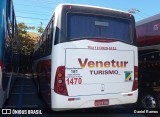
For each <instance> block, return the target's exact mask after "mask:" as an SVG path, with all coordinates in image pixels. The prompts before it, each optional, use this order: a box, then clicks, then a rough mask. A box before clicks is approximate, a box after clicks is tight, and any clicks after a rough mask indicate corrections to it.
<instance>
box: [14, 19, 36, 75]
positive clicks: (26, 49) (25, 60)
mask: <svg viewBox="0 0 160 117" xmlns="http://www.w3.org/2000/svg"><path fill="white" fill-rule="evenodd" d="M17 26H18V33H19V43H20V55H21V58H20V60H21V61H20V64H21V72H29V71H31V54H32V53H33V50H34V45H35V43H36V42H37V41H36V39H34V38H33V37H31V36H30V35H29V33H28V30H34V29H35V27H34V26H27V25H26V24H25V23H23V22H21V23H18V25H17ZM37 38H38V36H37Z"/></svg>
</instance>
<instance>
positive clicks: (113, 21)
mask: <svg viewBox="0 0 160 117" xmlns="http://www.w3.org/2000/svg"><path fill="white" fill-rule="evenodd" d="M67 21H68V23H67V37H68V39H69V40H76V39H81V38H102V39H115V40H119V41H123V42H126V43H131V40H132V39H131V28H130V20H127V19H122V18H115V17H109V16H100V15H91V14H78V13H69V14H68V18H67Z"/></svg>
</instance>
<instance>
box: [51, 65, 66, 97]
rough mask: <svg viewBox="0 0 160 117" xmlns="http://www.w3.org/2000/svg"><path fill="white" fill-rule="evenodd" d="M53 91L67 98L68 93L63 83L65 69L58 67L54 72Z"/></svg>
mask: <svg viewBox="0 0 160 117" xmlns="http://www.w3.org/2000/svg"><path fill="white" fill-rule="evenodd" d="M54 91H55V92H56V93H58V94H61V95H65V96H68V91H67V87H66V83H65V67H64V66H59V67H58V68H57V71H56V78H55V83H54Z"/></svg>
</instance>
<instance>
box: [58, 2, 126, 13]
mask: <svg viewBox="0 0 160 117" xmlns="http://www.w3.org/2000/svg"><path fill="white" fill-rule="evenodd" d="M67 5H72V6H81V7H90V8H98V9H106V10H112V11H117V12H123V13H127V14H128V13H129V12H126V11H121V10H117V9H112V8H106V7H100V6H92V5H82V4H67V3H65V4H59V5H58V6H57V7H62V6H67Z"/></svg>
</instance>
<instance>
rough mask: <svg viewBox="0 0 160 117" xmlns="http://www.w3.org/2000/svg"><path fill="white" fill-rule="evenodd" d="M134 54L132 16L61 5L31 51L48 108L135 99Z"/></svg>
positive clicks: (37, 82) (34, 74) (134, 35)
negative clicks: (32, 51) (33, 50)
mask: <svg viewBox="0 0 160 117" xmlns="http://www.w3.org/2000/svg"><path fill="white" fill-rule="evenodd" d="M137 75H138V55H137V46H136V31H135V21H134V17H133V16H132V15H131V14H129V13H126V12H122V11H118V10H113V9H107V8H99V7H93V6H83V5H69V4H61V5H59V6H58V7H57V8H56V9H55V12H54V14H53V16H52V18H51V20H50V22H49V24H48V25H47V27H46V29H45V31H44V33H43V34H42V37H41V39H40V40H39V42H38V46H36V48H35V52H34V55H33V76H34V79H35V81H36V84H37V89H38V93H39V94H40V96H42V98H43V99H44V100H45V102H46V103H47V104H48V105H49V106H50V107H51V108H52V110H57V111H59V110H67V109H77V108H89V107H100V106H109V105H120V104H129V103H135V102H136V101H137V97H138V76H137Z"/></svg>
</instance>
